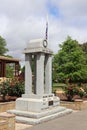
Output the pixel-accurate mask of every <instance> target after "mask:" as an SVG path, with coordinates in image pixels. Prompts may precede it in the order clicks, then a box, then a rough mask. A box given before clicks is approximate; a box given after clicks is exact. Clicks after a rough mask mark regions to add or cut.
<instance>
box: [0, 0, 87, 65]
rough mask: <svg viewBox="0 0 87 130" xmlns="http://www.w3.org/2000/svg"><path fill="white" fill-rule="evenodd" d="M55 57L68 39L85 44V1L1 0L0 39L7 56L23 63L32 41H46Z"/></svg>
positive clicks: (86, 34)
mask: <svg viewBox="0 0 87 130" xmlns="http://www.w3.org/2000/svg"><path fill="white" fill-rule="evenodd" d="M47 15H48V44H49V48H50V49H52V50H53V52H54V53H57V51H58V50H59V44H61V43H62V42H64V41H65V40H66V38H67V36H71V38H72V39H76V40H77V41H78V42H79V43H81V44H82V43H84V42H87V0H0V36H2V37H3V38H5V40H6V43H7V48H8V49H9V52H8V54H9V55H11V56H13V57H15V58H19V59H20V61H21V63H23V62H24V54H23V50H24V48H26V45H27V43H29V41H30V40H32V39H38V38H45V30H46V16H47Z"/></svg>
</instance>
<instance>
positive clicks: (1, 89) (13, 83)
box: [0, 78, 24, 100]
mask: <svg viewBox="0 0 87 130" xmlns="http://www.w3.org/2000/svg"><path fill="white" fill-rule="evenodd" d="M23 93H24V81H22V80H18V79H17V78H14V79H12V80H10V81H5V82H3V83H2V84H1V86H0V94H2V95H3V100H4V99H5V96H6V95H9V96H17V97H20V96H21V95H22V94H23Z"/></svg>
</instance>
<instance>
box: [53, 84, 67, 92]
mask: <svg viewBox="0 0 87 130" xmlns="http://www.w3.org/2000/svg"><path fill="white" fill-rule="evenodd" d="M64 86H66V84H64V83H53V87H52V88H53V91H55V90H62V88H63V87H64Z"/></svg>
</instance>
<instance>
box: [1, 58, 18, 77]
mask: <svg viewBox="0 0 87 130" xmlns="http://www.w3.org/2000/svg"><path fill="white" fill-rule="evenodd" d="M10 63H11V64H14V77H17V76H18V75H19V59H16V58H10V57H5V56H0V78H2V77H6V64H10Z"/></svg>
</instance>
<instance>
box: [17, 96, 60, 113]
mask: <svg viewBox="0 0 87 130" xmlns="http://www.w3.org/2000/svg"><path fill="white" fill-rule="evenodd" d="M23 96H24V97H26V96H27V95H23ZM58 105H60V99H59V98H58V97H56V96H54V95H53V94H49V95H43V96H37V95H30V96H29V95H28V98H23V97H22V98H18V99H17V100H16V110H21V111H29V112H41V111H43V110H45V109H49V108H50V107H55V106H58Z"/></svg>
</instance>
